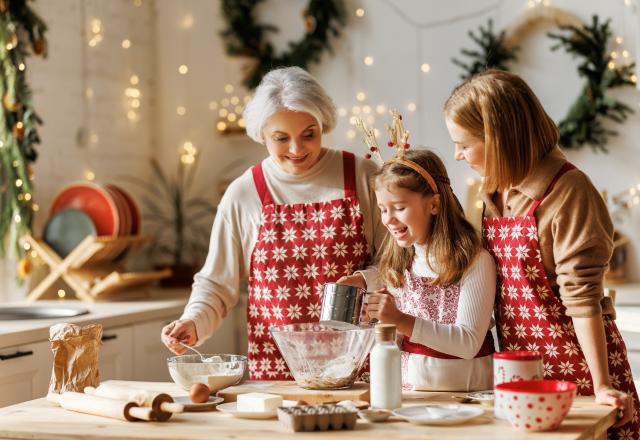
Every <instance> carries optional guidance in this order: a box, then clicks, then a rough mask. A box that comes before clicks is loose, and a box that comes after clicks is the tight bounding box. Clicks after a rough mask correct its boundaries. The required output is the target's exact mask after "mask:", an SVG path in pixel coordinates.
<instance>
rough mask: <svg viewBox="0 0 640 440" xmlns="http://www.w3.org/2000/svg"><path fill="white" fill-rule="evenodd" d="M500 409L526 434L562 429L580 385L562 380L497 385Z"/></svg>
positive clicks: (496, 392) (525, 381)
mask: <svg viewBox="0 0 640 440" xmlns="http://www.w3.org/2000/svg"><path fill="white" fill-rule="evenodd" d="M495 394H496V400H495V405H496V407H498V408H500V410H501V411H502V413H503V414H505V415H506V417H507V420H509V422H510V423H511V425H512V426H513V427H514V428H516V429H520V430H525V431H551V430H554V429H558V427H559V426H560V424H561V423H562V421H563V420H564V418H565V417H566V416H567V414H568V413H569V410H570V409H571V404H572V402H573V397H574V396H575V394H576V384H574V383H573V382H565V381H560V380H523V381H520V382H505V383H501V384H498V385H496V390H495Z"/></svg>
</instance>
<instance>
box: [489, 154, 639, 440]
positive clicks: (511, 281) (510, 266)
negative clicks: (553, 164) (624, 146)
mask: <svg viewBox="0 0 640 440" xmlns="http://www.w3.org/2000/svg"><path fill="white" fill-rule="evenodd" d="M573 168H574V166H573V165H571V164H570V163H565V164H564V165H563V167H562V168H561V169H560V171H559V172H558V173H557V174H556V176H555V177H554V178H553V180H552V181H551V183H550V184H549V187H548V188H547V190H546V191H545V193H544V195H543V196H542V198H541V199H540V200H535V201H534V202H533V203H532V205H531V207H530V208H529V211H528V213H527V215H526V216H524V217H499V218H487V217H484V216H483V219H482V235H483V237H484V240H485V246H487V249H488V251H489V252H490V253H491V254H492V255H493V257H494V259H495V261H496V264H497V266H498V284H497V285H498V291H497V292H496V306H497V310H496V321H497V329H498V341H499V345H500V349H501V350H504V351H514V350H532V351H539V352H540V353H542V358H543V368H544V377H545V379H556V380H567V381H571V382H574V383H576V385H577V386H578V394H580V395H585V396H590V395H593V394H594V389H593V383H592V380H591V374H590V372H589V368H588V366H587V362H586V360H585V358H584V355H583V353H582V349H581V348H580V344H579V342H578V339H577V337H576V334H575V330H574V328H573V321H572V320H571V317H569V316H567V314H566V308H565V307H564V306H563V305H562V301H561V300H560V298H558V297H557V296H556V295H555V294H554V292H553V291H552V289H551V285H550V283H549V280H548V278H547V274H546V272H545V269H544V265H543V264H542V258H541V256H540V247H539V246H538V229H537V224H536V218H535V217H534V212H535V210H536V208H537V207H538V206H539V205H540V203H541V202H542V200H543V199H544V198H545V197H546V196H547V195H548V194H549V193H550V192H551V190H552V189H553V187H554V185H555V183H556V182H557V181H558V179H559V178H560V177H561V176H562V175H563V174H564V173H565V172H567V171H569V170H571V169H573ZM603 319H604V327H605V334H606V341H607V352H608V363H609V378H610V380H611V384H612V385H613V387H614V388H616V389H618V390H620V391H623V392H625V393H627V394H628V395H629V396H630V397H632V398H633V399H634V405H635V408H634V413H633V420H632V421H631V422H629V423H627V424H626V425H624V426H622V427H620V428H611V429H609V431H608V435H609V438H610V439H612V440H614V439H615V440H618V439H624V440H631V439H634V440H638V439H640V423H639V419H638V409H639V406H638V394H637V392H636V389H635V385H634V383H633V377H632V375H631V368H630V366H629V362H628V359H627V349H626V347H625V344H624V341H623V340H622V337H621V336H620V332H619V331H618V328H617V326H616V324H615V322H614V321H613V320H612V319H611V318H610V317H609V316H604V317H603Z"/></svg>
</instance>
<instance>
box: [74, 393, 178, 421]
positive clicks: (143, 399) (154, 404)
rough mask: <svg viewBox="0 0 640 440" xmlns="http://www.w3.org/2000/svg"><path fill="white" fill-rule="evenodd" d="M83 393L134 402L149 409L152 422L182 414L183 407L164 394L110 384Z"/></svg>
mask: <svg viewBox="0 0 640 440" xmlns="http://www.w3.org/2000/svg"><path fill="white" fill-rule="evenodd" d="M84 392H85V394H90V395H93V396H98V397H106V398H109V399H116V400H126V401H131V402H135V403H137V404H138V405H139V406H144V407H151V409H152V410H153V418H154V420H157V421H159V422H164V421H166V420H168V419H169V417H171V415H172V414H174V413H181V412H184V406H183V405H182V404H180V403H175V402H174V401H173V397H171V396H170V395H168V394H165V393H157V392H155V393H154V392H152V391H145V390H140V389H135V388H129V387H125V386H122V385H112V384H100V385H99V386H98V387H97V388H94V387H85V389H84Z"/></svg>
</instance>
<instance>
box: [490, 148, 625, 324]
mask: <svg viewBox="0 0 640 440" xmlns="http://www.w3.org/2000/svg"><path fill="white" fill-rule="evenodd" d="M566 161H567V158H566V157H565V155H564V154H563V153H562V152H561V151H560V149H559V148H557V147H556V148H555V149H553V150H552V151H551V152H550V153H549V154H548V155H547V156H545V157H544V158H543V159H542V160H541V161H540V162H539V164H538V165H537V167H536V168H535V169H534V171H533V172H532V173H531V174H530V175H529V176H527V177H526V178H525V179H524V180H523V181H522V182H521V183H520V184H519V185H517V186H516V187H514V188H511V189H510V190H509V193H508V195H507V199H506V203H505V206H504V213H503V214H504V217H514V216H524V215H526V214H527V211H528V210H529V207H530V206H531V204H532V203H533V201H534V200H536V199H539V198H541V197H542V196H543V194H544V192H545V190H546V189H547V187H548V185H549V183H550V182H551V180H552V179H553V177H554V176H555V175H556V173H557V172H558V171H559V170H560V168H561V167H562V165H563V164H564V163H565V162H566ZM497 196H499V195H497ZM482 199H483V201H484V203H485V204H486V209H485V216H487V217H502V216H503V215H501V213H500V212H499V211H498V208H497V207H496V205H495V204H494V203H493V201H492V194H482ZM534 215H535V217H536V220H537V223H538V239H539V241H540V244H539V245H540V254H541V257H542V263H543V264H544V268H545V271H546V273H547V276H548V278H549V282H550V284H551V287H552V289H553V291H554V292H555V294H556V295H559V297H560V299H561V300H562V303H563V304H564V306H565V307H566V308H567V315H569V316H575V317H588V316H593V315H596V314H598V313H602V314H613V313H614V310H613V305H612V303H611V302H610V301H609V298H605V297H604V293H603V292H604V289H603V279H604V274H605V272H606V271H607V269H608V266H609V260H610V258H611V254H612V252H613V224H612V222H611V217H610V215H609V211H608V210H607V207H606V205H605V202H604V200H603V199H602V196H601V195H600V193H599V192H598V190H597V189H596V188H595V187H594V186H593V184H592V183H591V180H589V178H588V177H587V176H586V175H585V174H584V173H583V172H582V171H580V170H578V169H574V170H571V171H568V172H567V173H565V174H564V175H563V176H562V177H561V178H560V179H559V180H558V182H557V183H556V185H555V187H554V189H553V191H551V193H550V194H548V195H547V196H546V197H545V198H544V200H543V201H542V203H541V204H540V206H538V208H537V209H536V211H535V213H534Z"/></svg>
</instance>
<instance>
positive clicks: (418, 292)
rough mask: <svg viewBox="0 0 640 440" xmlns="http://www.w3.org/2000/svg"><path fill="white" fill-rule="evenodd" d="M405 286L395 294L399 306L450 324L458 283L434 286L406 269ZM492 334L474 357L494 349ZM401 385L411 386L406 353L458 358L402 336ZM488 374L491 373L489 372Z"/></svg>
mask: <svg viewBox="0 0 640 440" xmlns="http://www.w3.org/2000/svg"><path fill="white" fill-rule="evenodd" d="M404 280H405V286H404V288H403V289H401V291H400V292H401V293H399V294H398V298H397V299H398V309H399V310H400V311H401V312H403V313H407V314H409V315H412V316H415V317H417V318H421V319H427V320H429V321H433V322H437V323H439V324H449V325H453V324H455V323H456V318H457V316H458V302H459V300H460V285H459V284H449V285H433V284H431V283H432V282H433V278H430V277H420V276H417V275H414V274H412V273H411V271H409V270H405V273H404ZM493 347H494V344H493V336H492V335H491V332H487V336H486V337H485V339H484V343H483V344H482V346H481V347H480V350H479V351H478V353H477V354H476V356H475V357H476V358H478V357H483V356H488V355H490V354H492V353H493V352H494V348H493ZM401 349H402V354H401V359H402V386H403V387H404V388H410V387H411V386H412V384H411V383H409V380H408V378H409V373H408V365H409V356H410V354H412V353H413V354H420V355H423V356H430V357H433V358H438V359H461V358H459V357H456V356H452V355H450V354H446V353H442V352H440V351H437V350H434V349H433V348H430V347H427V346H425V345H422V344H417V343H415V342H411V341H410V340H409V338H408V337H407V336H404V337H403V339H402V347H401ZM490 374H491V373H490Z"/></svg>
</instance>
